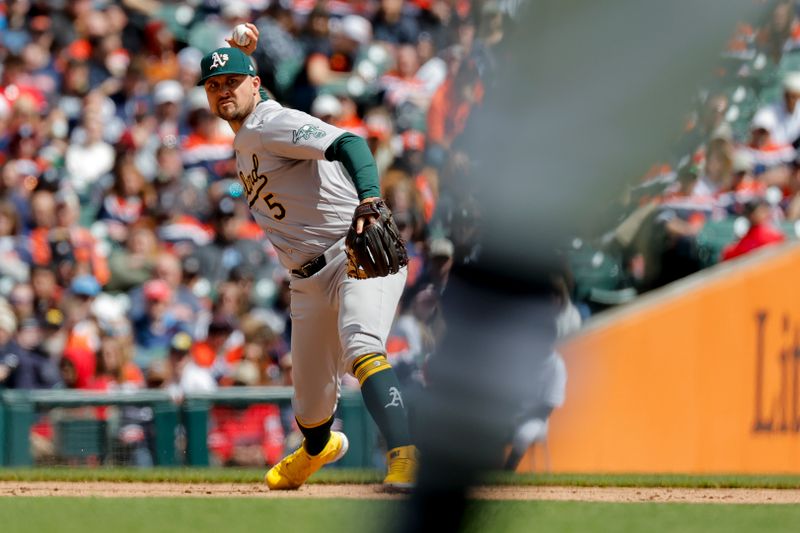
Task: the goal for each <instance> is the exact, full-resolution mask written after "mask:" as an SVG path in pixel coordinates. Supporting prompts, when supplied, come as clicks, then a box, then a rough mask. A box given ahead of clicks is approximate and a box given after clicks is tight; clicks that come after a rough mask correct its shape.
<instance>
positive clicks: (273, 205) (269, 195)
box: [261, 193, 286, 220]
mask: <svg viewBox="0 0 800 533" xmlns="http://www.w3.org/2000/svg"><path fill="white" fill-rule="evenodd" d="M261 198H262V199H263V200H264V201H265V202H266V203H267V207H269V210H270V212H271V211H273V210H275V209H277V210H278V212H277V213H275V214H273V215H272V218H274V219H275V220H282V219H283V217H285V216H286V209H284V208H283V206H282V205H281V204H279V203H278V202H273V201H272V199H273V198H274V195H273V194H272V193H267V194H265V195H264V196H262V197H261Z"/></svg>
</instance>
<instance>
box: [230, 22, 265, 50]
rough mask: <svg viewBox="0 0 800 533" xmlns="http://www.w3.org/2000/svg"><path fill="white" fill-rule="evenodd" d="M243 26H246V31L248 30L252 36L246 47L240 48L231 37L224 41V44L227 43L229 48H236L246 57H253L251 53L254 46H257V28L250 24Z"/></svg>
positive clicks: (254, 48)
mask: <svg viewBox="0 0 800 533" xmlns="http://www.w3.org/2000/svg"><path fill="white" fill-rule="evenodd" d="M245 26H247V29H248V30H250V32H251V33H252V35H250V40H249V41H248V43H247V46H241V45H239V44H236V41H234V40H233V36H231V37H229V38H227V39H225V42H226V43H228V44H229V45H230V46H231V48H238V49H239V50H241V51H242V52H244V53H245V54H247V55H253V52H255V51H256V46H258V28H256V25H255V24H253V23H252V22H246V23H245Z"/></svg>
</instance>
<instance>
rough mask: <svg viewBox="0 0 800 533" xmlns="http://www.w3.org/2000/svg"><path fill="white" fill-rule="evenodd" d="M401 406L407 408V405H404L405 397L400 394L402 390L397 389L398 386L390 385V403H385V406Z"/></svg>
mask: <svg viewBox="0 0 800 533" xmlns="http://www.w3.org/2000/svg"><path fill="white" fill-rule="evenodd" d="M397 406H400V407H402V408H403V409H405V407H406V406H405V405H403V397H402V396H400V391H399V390H397V387H389V403H387V404H386V405H384V406H383V407H385V408H386V407H397Z"/></svg>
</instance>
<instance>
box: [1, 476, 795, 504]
mask: <svg viewBox="0 0 800 533" xmlns="http://www.w3.org/2000/svg"><path fill="white" fill-rule="evenodd" d="M0 496H6V497H8V496H11V497H13V496H89V497H107V498H122V497H135V498H154V497H231V496H232V497H237V498H242V497H249V498H350V499H398V498H402V497H403V496H402V495H397V494H387V493H385V492H382V491H381V486H380V485H315V484H310V485H306V486H304V487H302V488H300V490H296V491H279V492H271V491H270V490H269V489H267V488H266V487H265V486H264V485H259V484H242V483H110V482H98V481H89V482H72V481H69V482H68V481H35V482H34V481H2V482H0ZM473 497H474V498H476V499H482V500H558V501H583V502H669V503H728V504H734V503H735V504H763V503H784V504H786V503H792V504H797V503H800V490H779V489H683V488H628V487H530V486H513V487H509V486H502V487H480V488H477V489H475V490H474V491H473Z"/></svg>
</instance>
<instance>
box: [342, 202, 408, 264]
mask: <svg viewBox="0 0 800 533" xmlns="http://www.w3.org/2000/svg"><path fill="white" fill-rule="evenodd" d="M345 250H346V252H347V262H348V266H347V275H348V277H351V278H356V279H367V278H379V277H383V276H388V275H389V274H396V273H397V272H399V271H400V269H401V268H402V267H404V266H406V265H407V264H408V254H407V253H406V244H405V242H403V238H402V237H401V236H400V230H398V229H397V224H395V223H394V219H393V218H392V213H391V211H389V208H388V207H387V206H386V203H385V202H384V201H383V200H382V199H380V198H365V199H364V200H362V201H361V204H359V206H358V207H356V210H355V213H353V222H352V223H351V224H350V229H349V230H348V231H347V236H346V237H345Z"/></svg>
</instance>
